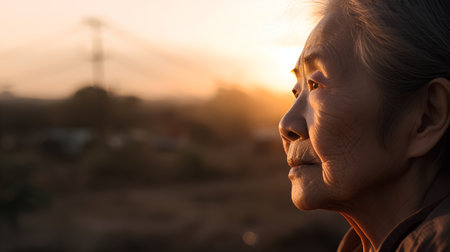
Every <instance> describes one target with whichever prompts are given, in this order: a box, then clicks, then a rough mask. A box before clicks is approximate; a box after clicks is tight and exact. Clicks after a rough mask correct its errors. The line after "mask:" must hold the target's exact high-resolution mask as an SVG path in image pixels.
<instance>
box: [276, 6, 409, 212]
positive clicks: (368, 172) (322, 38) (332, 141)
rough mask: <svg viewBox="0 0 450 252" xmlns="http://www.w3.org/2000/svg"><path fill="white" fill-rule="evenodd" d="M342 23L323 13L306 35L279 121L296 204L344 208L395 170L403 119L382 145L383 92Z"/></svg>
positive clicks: (306, 207) (403, 135) (397, 169)
mask: <svg viewBox="0 0 450 252" xmlns="http://www.w3.org/2000/svg"><path fill="white" fill-rule="evenodd" d="M347 28H348V26H347V23H346V21H345V20H341V19H340V16H339V15H337V14H328V15H326V16H325V17H324V18H323V19H322V20H321V21H320V22H319V23H318V25H317V26H316V27H315V29H314V30H313V32H312V33H311V34H310V36H309V38H308V40H307V42H306V45H305V47H304V50H303V52H302V54H301V56H300V58H299V61H298V62H297V64H296V67H295V69H294V72H295V74H296V77H297V83H296V84H295V86H294V88H293V90H292V91H293V93H294V95H295V97H296V100H295V102H294V104H293V105H292V107H291V108H290V110H289V111H288V112H287V113H286V114H285V116H284V117H283V118H282V119H281V121H280V124H279V130H280V134H281V137H282V140H283V147H284V150H285V152H286V155H287V161H288V164H289V166H290V167H291V168H290V171H289V179H290V180H291V183H292V192H291V193H292V201H293V202H294V204H295V205H296V206H297V208H299V209H303V210H311V209H329V210H341V209H346V208H351V207H352V204H355V202H357V201H358V198H361V197H368V196H369V195H370V194H371V193H372V192H373V191H375V190H380V188H382V187H383V185H384V184H386V183H387V182H388V181H389V180H390V179H392V178H394V177H396V176H397V175H398V174H399V173H400V172H401V170H402V167H401V165H399V164H402V163H403V162H404V160H401V158H402V157H404V155H403V153H402V152H403V151H404V149H406V148H404V147H405V146H402V143H405V142H406V141H402V140H403V139H405V138H406V137H407V133H406V132H403V131H402V124H406V123H408V121H407V120H402V121H401V122H400V123H399V125H396V127H394V129H392V131H391V132H390V133H391V134H390V135H391V136H392V137H391V138H390V139H395V141H391V140H389V139H388V141H387V142H385V143H384V144H383V141H382V140H381V139H380V136H379V131H378V125H379V120H380V111H381V108H382V99H381V97H382V96H381V95H382V90H381V89H380V87H379V86H378V85H377V83H376V82H375V81H374V80H373V79H372V78H371V77H370V76H369V75H368V74H367V73H366V72H365V71H364V70H363V68H362V67H361V66H358V64H356V63H355V62H356V61H354V60H353V58H354V56H353V48H352V46H353V42H352V41H351V40H350V36H349V34H348V33H349V32H348V29H347Z"/></svg>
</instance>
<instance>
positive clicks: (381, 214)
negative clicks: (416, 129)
mask: <svg viewBox="0 0 450 252" xmlns="http://www.w3.org/2000/svg"><path fill="white" fill-rule="evenodd" d="M438 170H439V167H430V164H428V167H423V166H420V165H418V164H414V165H412V166H411V167H410V168H409V169H407V171H406V172H405V173H404V174H402V176H400V177H399V178H397V179H395V180H392V181H390V182H386V183H385V184H383V186H382V187H379V188H371V189H368V190H367V191H366V192H365V193H363V194H361V196H359V197H358V198H356V199H355V200H352V202H351V203H350V204H349V206H347V207H345V208H344V209H343V210H341V211H339V212H340V213H341V214H342V215H343V216H344V217H345V218H346V219H347V221H348V222H349V224H350V225H351V226H352V227H353V229H354V230H355V231H356V233H357V234H358V236H359V237H360V239H361V244H362V245H363V249H364V251H372V250H377V249H379V247H380V246H381V244H382V242H383V240H384V239H385V238H386V237H387V236H388V235H389V233H390V232H391V231H392V229H393V228H394V227H395V226H397V224H399V223H401V222H402V221H403V220H404V219H406V218H407V217H408V216H410V215H411V214H412V213H414V212H416V211H417V210H419V209H420V208H422V207H423V206H424V205H425V204H426V203H428V202H426V200H427V199H426V198H427V197H426V196H427V192H428V191H429V190H430V188H431V187H432V185H433V184H434V181H435V178H436V174H437V172H438Z"/></svg>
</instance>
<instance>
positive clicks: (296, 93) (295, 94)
mask: <svg viewBox="0 0 450 252" xmlns="http://www.w3.org/2000/svg"><path fill="white" fill-rule="evenodd" d="M292 93H293V94H294V96H295V98H297V97H298V91H297V89H292Z"/></svg>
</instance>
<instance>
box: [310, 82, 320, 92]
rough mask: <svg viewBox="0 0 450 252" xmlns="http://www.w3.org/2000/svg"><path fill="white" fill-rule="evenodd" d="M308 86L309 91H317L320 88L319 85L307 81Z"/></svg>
mask: <svg viewBox="0 0 450 252" xmlns="http://www.w3.org/2000/svg"><path fill="white" fill-rule="evenodd" d="M308 85H309V90H311V91H312V90H314V89H317V88H318V87H319V86H320V84H319V83H318V82H315V81H313V80H308Z"/></svg>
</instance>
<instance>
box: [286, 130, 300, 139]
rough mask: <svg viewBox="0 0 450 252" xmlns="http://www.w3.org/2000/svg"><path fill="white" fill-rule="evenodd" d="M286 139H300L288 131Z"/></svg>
mask: <svg viewBox="0 0 450 252" xmlns="http://www.w3.org/2000/svg"><path fill="white" fill-rule="evenodd" d="M287 137H288V138H289V139H291V140H297V139H299V138H300V136H299V135H298V134H296V133H295V132H293V131H289V132H288V134H287Z"/></svg>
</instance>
